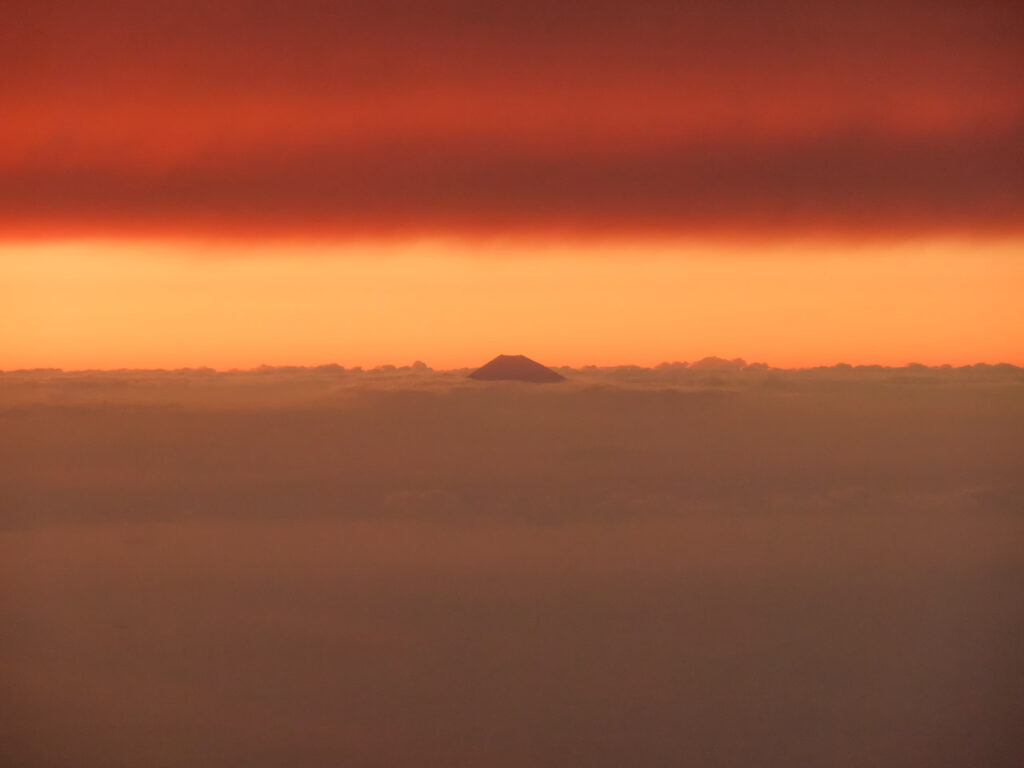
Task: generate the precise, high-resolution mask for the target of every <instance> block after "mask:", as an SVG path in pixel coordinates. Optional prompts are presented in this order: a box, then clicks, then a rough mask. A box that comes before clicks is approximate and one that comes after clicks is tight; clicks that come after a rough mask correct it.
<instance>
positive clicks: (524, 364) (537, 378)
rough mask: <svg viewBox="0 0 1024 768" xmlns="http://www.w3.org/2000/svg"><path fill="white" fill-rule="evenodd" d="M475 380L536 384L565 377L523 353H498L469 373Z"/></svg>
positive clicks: (562, 379)
mask: <svg viewBox="0 0 1024 768" xmlns="http://www.w3.org/2000/svg"><path fill="white" fill-rule="evenodd" d="M469 378H471V379H476V380H477V381H529V382H533V383H536V384H542V383H547V382H555V381H565V377H564V376H562V375H560V374H557V373H555V372H554V371H552V370H551V369H550V368H546V367H545V366H543V365H541V364H540V363H538V362H537V361H535V360H531V359H530V358H528V357H526V356H525V355H498V356H497V357H496V358H494V359H493V360H491V361H490V362H489V363H487V364H486V365H484V366H482V367H481V368H478V369H477V370H475V371H473V373H471V374H469Z"/></svg>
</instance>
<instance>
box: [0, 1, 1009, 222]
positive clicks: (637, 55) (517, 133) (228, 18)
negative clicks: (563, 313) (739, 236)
mask: <svg viewBox="0 0 1024 768" xmlns="http://www.w3.org/2000/svg"><path fill="white" fill-rule="evenodd" d="M5 13H6V15H7V17H6V22H7V23H5V24H4V28H5V31H4V32H3V33H2V34H3V35H4V39H3V43H4V44H3V51H4V54H3V61H2V64H3V66H4V70H5V78H4V82H3V83H2V84H0V100H2V102H3V103H4V104H5V105H6V106H5V109H4V112H5V120H4V125H3V127H2V128H0V138H2V139H3V141H2V147H3V149H0V202H2V206H0V210H2V211H3V213H2V216H0V226H2V228H3V231H4V232H6V233H7V234H8V236H16V235H18V234H22V235H24V234H32V233H36V234H38V233H40V232H47V233H52V232H54V231H57V232H93V233H95V232H104V233H108V234H109V233H112V232H115V233H116V232H118V231H122V230H125V229H127V230H131V231H134V232H138V231H177V232H180V231H205V232H236V233H237V232H260V231H275V232H288V233H303V232H310V231H312V232H325V231H326V232H336V233H360V234H375V233H376V234H380V233H390V232H439V231H444V232H453V231H454V232H465V231H485V232H487V231H495V230H498V231H522V230H526V231H537V230H545V231H564V230H570V231H573V232H579V231H583V232H589V231H603V230H609V229H610V230H618V231H622V230H643V231H653V232H692V231H704V230H711V231H719V232H721V231H729V232H733V233H736V232H747V233H750V232H762V231H765V230H768V231H773V230H782V231H786V232H792V231H803V230H807V229H811V230H817V231H822V230H824V231H829V232H836V233H845V234H851V233H862V232H874V233H878V232H893V231H895V232H900V231H912V232H922V231H923V232H931V231H936V230H942V231H947V230H958V231H983V232H984V231H993V230H995V231H1006V230H1012V231H1019V230H1020V228H1021V225H1022V221H1024V187H1022V183H1021V182H1020V179H1021V178H1022V177H1024V167H1022V162H1024V161H1022V158H1021V153H1020V151H1019V149H1018V148H1019V146H1020V145H1021V137H1022V126H1024V98H1022V95H1024V94H1022V91H1021V86H1020V81H1019V77H1017V74H1016V73H1018V72H1019V70H1020V69H1021V67H1022V65H1024V61H1022V54H1021V49H1020V46H1019V45H1018V40H1019V38H1020V34H1021V32H1022V28H1024V15H1022V14H1021V13H1020V11H1019V8H1017V7H1016V4H1012V3H1002V2H987V3H966V2H943V3H938V4H936V3H921V2H904V3H897V4H893V3H884V4H883V3H845V2H826V3H810V2H802V1H797V0H792V1H790V2H773V3H747V2H739V3H712V2H699V3H689V4H686V5H685V6H683V5H680V4H678V3H668V2H641V3H630V4H628V6H627V5H626V4H621V3H593V2H590V3H577V2H569V3H559V4H558V7H557V8H552V7H551V6H550V4H547V3H539V2H525V3H517V4H503V5H497V6H495V5H493V4H488V5H485V6H482V5H481V4H479V3H469V2H463V1H462V0H448V1H446V2H442V3H431V4H429V5H427V4H422V3H414V2H387V3H380V2H375V3H369V2H366V3H363V2H356V3H344V4H336V3H320V2H315V1H314V0H304V1H303V2H300V3H288V4H282V3H275V2H256V3H238V2H221V3H212V4H207V5H205V6H203V7H202V8H201V9H200V8H199V7H194V6H187V5H182V4H177V3H165V2H157V3H147V4H145V5H144V6H140V5H139V4H135V3H124V2H100V3H91V4H72V3H65V2H50V3H13V4H8V5H7V6H5Z"/></svg>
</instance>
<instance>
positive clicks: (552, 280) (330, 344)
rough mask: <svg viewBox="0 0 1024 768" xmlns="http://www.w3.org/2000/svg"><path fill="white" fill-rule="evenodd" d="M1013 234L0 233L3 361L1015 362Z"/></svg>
mask: <svg viewBox="0 0 1024 768" xmlns="http://www.w3.org/2000/svg"><path fill="white" fill-rule="evenodd" d="M1022 247H1024V241H1021V240H1008V241H1001V242H989V243H977V242H974V243H964V242H957V241H944V240H934V241H918V242H913V243H902V244H898V245H879V244H877V243H874V244H862V245H860V246H849V245H847V246H842V245H839V246H837V245H834V244H833V245H828V244H823V243H817V244H812V243H803V244H799V243H790V244H776V245H774V246H772V247H766V246H757V247H754V246H743V247H739V246H730V247H726V246H723V245H721V244H720V243H719V244H716V243H714V242H702V241H674V242H665V241H663V242H639V243H638V242H632V241H625V242H618V243H609V242H601V243H590V244H588V245H586V246H585V247H584V246H581V245H580V244H579V243H576V244H571V243H547V244H544V243H538V242H533V243H529V244H526V243H523V242H521V241H511V242H508V241H506V242H499V241H416V242H407V241H403V242H398V243H390V244H386V243H384V244H382V243H380V242H378V241H363V242H344V243H320V244H310V243H305V244H301V243H295V242H272V243H266V242H264V243H258V244H252V243H250V244H249V245H247V246H245V247H240V246H239V245H238V244H237V243H231V242H228V243H224V242H221V243H202V242H174V243H169V242H167V241H156V242H152V241H151V242H108V241H80V242H66V243H39V242H32V243H20V244H15V243H12V244H8V245H4V246H0V286H2V289H0V290H2V294H3V295H2V296H0V328H3V329H4V331H5V332H4V337H5V343H4V346H3V350H2V359H0V368H2V369H8V370H10V369H14V368H23V367H46V366H58V367H65V368H113V367H138V368H148V367H186V366H200V365H206V366H211V367H215V368H231V367H241V368H248V367H255V366H257V365H260V364H263V363H267V364H274V365H315V364H322V363H340V364H342V365H345V366H354V365H362V366H373V365H379V364H385V363H396V364H408V363H411V362H412V361H414V360H417V359H420V360H423V361H425V362H427V363H428V364H429V365H432V366H434V367H438V368H447V367H462V366H472V365H477V364H480V363H482V362H485V361H486V360H487V359H489V358H490V357H492V356H494V355H495V354H498V353H513V354H515V353H525V354H528V355H531V356H534V357H536V358H538V359H541V360H543V361H544V362H547V363H550V364H569V365H577V366H578V365H585V364H590V363H593V364H600V365H613V364H624V363H632V364H638V365H655V364H657V363H660V362H663V361H666V360H668V361H671V360H694V359H698V358H701V357H704V356H707V355H718V356H724V357H735V356H739V357H744V358H745V359H747V360H748V361H764V362H768V363H770V364H772V365H776V366H807V365H818V364H832V363H836V362H848V363H855V364H856V363H882V364H889V365H902V364H905V363H907V362H922V363H926V364H941V363H953V364H967V363H975V362H1000V361H1002V362H1011V363H1015V364H1018V365H1020V364H1024V347H1022V345H1021V340H1022V339H1024V312H1021V311H1020V302H1019V298H1020V295H1021V293H1022V289H1024V260H1022V259H1021V258H1020V254H1021V253H1022Z"/></svg>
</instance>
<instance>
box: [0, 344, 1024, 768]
mask: <svg viewBox="0 0 1024 768" xmlns="http://www.w3.org/2000/svg"><path fill="white" fill-rule="evenodd" d="M557 370H559V372H560V373H562V374H563V375H564V376H566V378H567V381H566V382H564V383H561V384H551V385H529V384H521V383H516V382H493V383H481V382H475V381H472V380H468V379H466V374H467V373H468V371H434V370H431V369H430V368H429V367H427V366H425V365H423V364H415V365H411V366H400V367H391V366H386V367H382V368H377V369H373V370H365V371H364V370H358V369H356V370H352V369H344V368H341V367H339V366H322V367H318V368H269V367H264V368H260V369H256V370H249V371H223V372H219V371H212V370H203V369H200V370H184V371H85V372H60V371H38V370H37V371H13V372H6V373H3V374H0V617H2V620H3V626H4V631H3V632H2V633H0V757H2V758H3V759H2V760H0V762H3V763H5V764H10V765H19V766H36V765H38V766H63V765H75V766H104V767H105V766H110V765H130V766H135V765H140V766H141V765H145V766H192V765H224V766H230V765H239V766H241V765H245V766H278V765H286V764H296V765H304V766H336V765H368V766H369V765H380V766H404V765H408V766H422V765H445V766H458V765H465V766H471V765H488V766H525V765H530V766H547V765H550V766H564V765H579V766H622V765H644V766H677V765H685V764H690V765H709V766H710V765H714V766H749V765H763V766H787V768H790V767H792V766H820V765H873V766H894V767H895V766H900V767H901V768H902V767H903V766H907V765H928V766H962V765H967V764H977V765H987V766H1001V765H1005V766H1010V765H1016V764H1018V760H1019V758H1020V750H1019V739H1018V737H1017V729H1018V725H1019V722H1020V719H1021V716H1022V714H1024V713H1022V710H1021V706H1020V702H1021V701H1024V683H1022V682H1021V681H1022V678H1021V676H1020V675H1019V674H1017V672H1018V671H1019V665H1020V659H1021V652H1020V637H1021V633H1022V632H1024V601H1021V599H1020V594H1021V589H1022V587H1024V451H1022V450H1021V444H1022V436H1024V370H1021V369H1019V368H1015V367H1013V366H1009V365H977V366H967V367H958V368H951V367H945V368H928V367H925V366H917V365H911V366H906V367H900V368H884V367H875V366H868V367H851V366H842V365H840V366H833V367H824V368H814V369H804V370H781V369H774V368H770V367H768V366H764V365H747V364H746V363H743V362H742V361H725V360H718V359H708V360H704V361H700V362H698V363H691V364H684V363H672V364H666V365H662V366H658V367H656V368H652V369H645V368H637V367H616V368H584V369H569V368H559V369H557Z"/></svg>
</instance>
